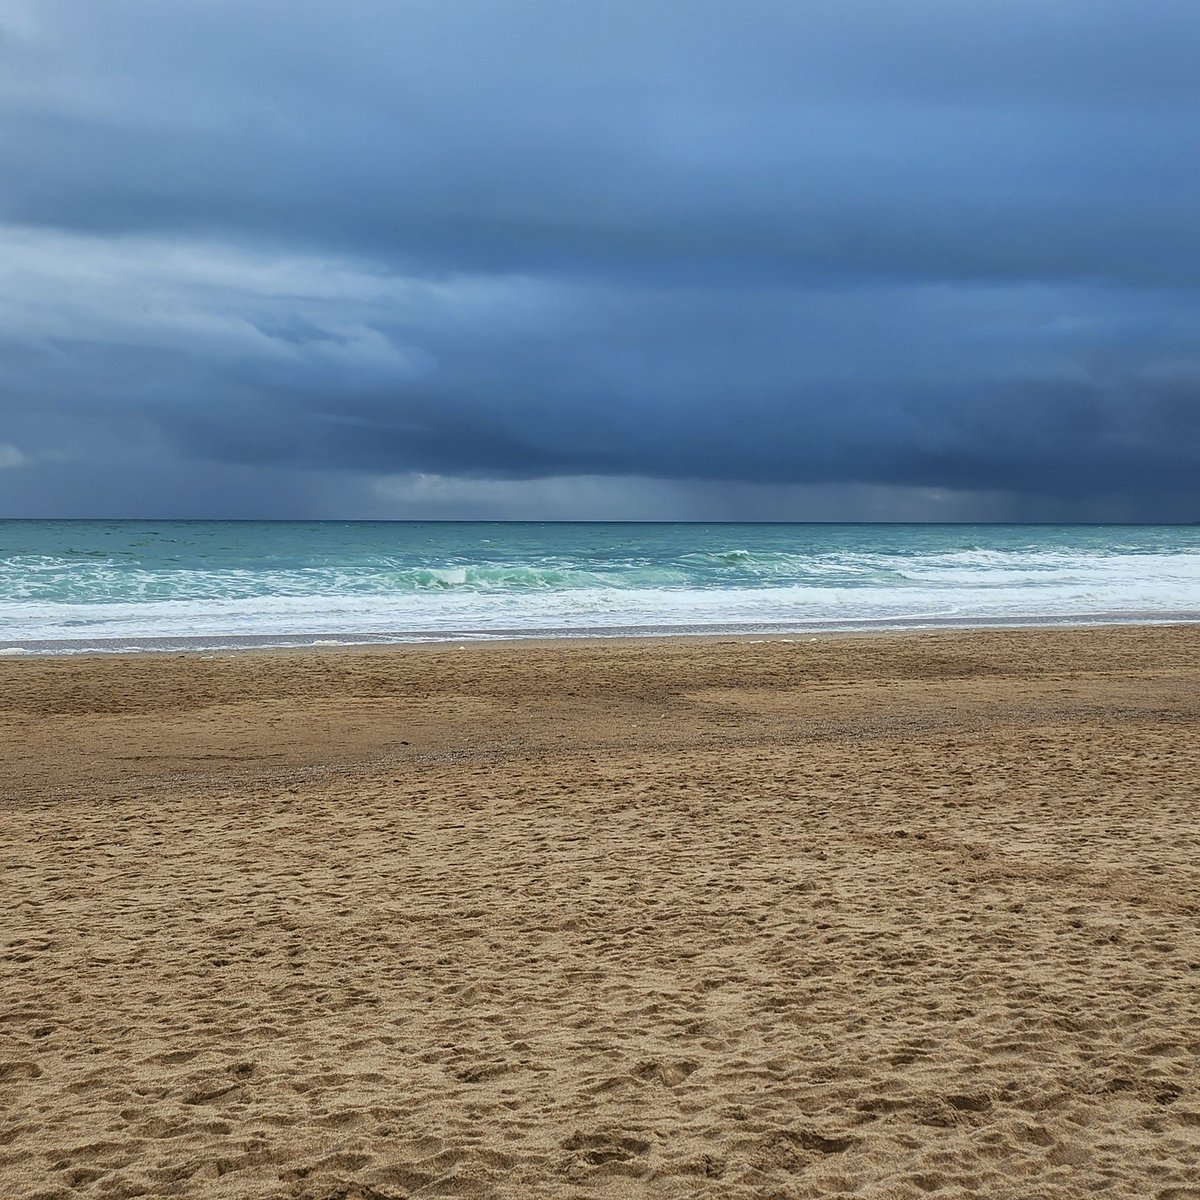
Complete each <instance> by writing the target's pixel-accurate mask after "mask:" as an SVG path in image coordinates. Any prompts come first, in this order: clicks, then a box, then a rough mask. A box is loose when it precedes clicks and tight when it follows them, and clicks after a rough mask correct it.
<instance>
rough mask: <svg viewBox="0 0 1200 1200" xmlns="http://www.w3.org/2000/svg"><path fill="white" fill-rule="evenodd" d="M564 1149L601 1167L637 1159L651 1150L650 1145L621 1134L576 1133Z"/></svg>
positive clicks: (567, 1141) (564, 1145) (564, 1144)
mask: <svg viewBox="0 0 1200 1200" xmlns="http://www.w3.org/2000/svg"><path fill="white" fill-rule="evenodd" d="M563 1149H564V1150H572V1151H577V1152H579V1153H580V1154H581V1156H582V1157H583V1159H584V1161H585V1162H588V1163H591V1164H592V1166H600V1165H602V1164H603V1163H609V1162H628V1161H629V1160H630V1159H631V1158H637V1157H639V1156H640V1155H643V1154H645V1153H646V1151H648V1150H649V1149H650V1143H649V1142H647V1141H643V1140H642V1139H641V1138H635V1137H628V1136H624V1135H620V1134H608V1133H574V1134H572V1135H571V1136H570V1137H569V1138H567V1140H566V1141H565V1142H563Z"/></svg>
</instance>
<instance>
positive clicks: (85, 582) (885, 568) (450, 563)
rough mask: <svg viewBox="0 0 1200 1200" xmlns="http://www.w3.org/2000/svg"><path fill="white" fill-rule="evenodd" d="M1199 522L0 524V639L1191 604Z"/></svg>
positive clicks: (1174, 613) (896, 622) (418, 636)
mask: <svg viewBox="0 0 1200 1200" xmlns="http://www.w3.org/2000/svg"><path fill="white" fill-rule="evenodd" d="M1198 617H1200V527H1196V526H1016V525H1012V526H1005V525H721V524H715V525H690V524H670V525H667V524H663V525H649V524H648V525H641V524H553V523H544V524H543V523H525V522H521V523H474V522H471V523H450V522H437V523H434V522H429V523H423V522H395V523H392V522H252V521H245V522H241V521H194V522H193V521H180V522H171V521H0V650H3V651H4V652H6V653H10V654H11V653H23V652H38V651H64V650H66V651H77V650H88V649H109V650H116V649H131V648H132V649H139V648H144V649H154V648H164V647H166V648H173V647H176V646H199V645H206V646H225V645H242V644H250V645H304V644H314V643H320V642H325V643H330V642H332V643H355V642H368V641H425V640H439V639H450V638H453V639H463V638H470V637H476V638H478V637H511V636H534V635H540V636H545V635H551V636H578V635H584V634H617V633H651V632H720V631H741V632H752V631H783V630H791V631H809V630H823V629H870V628H904V627H911V626H923V627H934V626H939V625H987V624H997V623H1000V624H1046V623H1051V624H1053V623H1089V622H1097V621H1156V620H1181V619H1186V620H1194V619H1197V618H1198Z"/></svg>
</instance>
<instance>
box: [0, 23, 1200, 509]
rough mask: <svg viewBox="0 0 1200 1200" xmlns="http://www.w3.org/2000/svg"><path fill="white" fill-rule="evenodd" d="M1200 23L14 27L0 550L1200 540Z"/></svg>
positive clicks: (4, 214) (6, 69) (0, 344)
mask: <svg viewBox="0 0 1200 1200" xmlns="http://www.w3.org/2000/svg"><path fill="white" fill-rule="evenodd" d="M1198 48H1200V10H1197V9H1196V8H1195V6H1194V5H1190V4H1187V5H1185V4H1183V3H1169V2H1168V3H1163V4H1158V5H1155V6H1153V7H1152V8H1149V9H1147V8H1146V7H1145V6H1144V5H1137V4H1133V3H1124V2H1122V3H1116V2H1113V0H1108V2H1105V0H1099V2H1095V0H1093V2H1091V3H1086V4H1085V3H1072V2H1070V0H1068V2H1066V3H1062V4H1057V5H1053V6H1046V5H1042V4H1034V3H1027V2H1025V0H1014V2H1013V3H1008V4H1005V5H994V6H979V5H960V4H952V3H950V2H949V0H939V2H933V0H916V2H912V3H905V4H902V5H896V4H884V3H882V2H881V0H879V2H867V0H858V2H849V3H847V2H841V3H838V4H832V3H830V4H812V5H796V4H793V3H782V2H780V3H774V2H766V0H752V2H750V3H742V4H739V5H737V6H734V5H732V4H728V3H714V2H711V0H688V2H687V3H683V2H678V3H677V2H675V0H664V2H663V3H658V4H654V5H645V4H641V3H638V4H634V3H627V2H625V0H613V2H612V3H608V4H604V5H591V4H587V5H585V4H576V3H562V2H561V0H555V2H551V0H536V2H533V0H514V2H513V3H509V4H504V5H496V4H492V3H486V2H483V0H450V2H446V0H438V2H436V3H434V2H432V0H429V2H424V0H421V2H409V3H404V4H396V3H393V2H388V3H382V2H380V3H376V2H373V0H361V2H358V3H354V4H351V5H344V6H340V7H336V8H331V7H330V6H329V5H327V4H324V3H316V2H315V0H300V2H298V3H297V2H293V3H289V4H287V5H283V4H282V3H275V2H274V0H264V2H262V3H258V4H255V5H241V4H233V3H229V2H226V0H172V2H171V3H161V2H160V0H114V3H112V4H107V5H104V6H102V8H100V7H97V6H94V5H85V4H83V3H76V2H67V0H39V2H38V3H37V4H36V5H35V4H27V5H24V6H22V5H21V4H14V3H10V4H9V5H8V6H6V8H5V10H4V11H3V13H2V14H0V155H2V156H3V161H4V163H5V167H6V169H5V171H4V173H3V182H2V183H0V446H2V447H3V455H2V457H0V512H6V513H8V514H10V515H76V516H86V515H196V516H199V515H214V516H235V515H246V516H339V517H343V516H426V515H428V516H442V515H445V516H479V517H488V516H500V517H503V516H542V517H548V518H549V517H555V516H570V517H586V516H590V515H595V516H598V517H602V516H620V517H639V516H644V517H663V516H666V517H686V516H689V515H695V516H698V517H702V518H704V519H718V518H723V519H732V518H737V517H749V518H758V519H762V518H764V517H781V518H788V517H791V518H806V517H814V518H819V519H828V518H836V517H844V518H848V519H859V518H862V519H870V518H877V517H880V516H897V517H902V518H919V517H932V518H943V517H944V518H950V519H953V518H958V517H963V518H972V519H977V518H983V519H987V518H992V519H1073V518H1078V519H1129V520H1139V519H1142V520H1154V519H1167V520H1172V519H1187V520H1195V519H1200V485H1198V484H1197V480H1198V479H1200V153H1198V151H1200V144H1198V143H1200V74H1198V73H1197V72H1196V71H1195V70H1194V62H1195V54H1196V51H1197V49H1198Z"/></svg>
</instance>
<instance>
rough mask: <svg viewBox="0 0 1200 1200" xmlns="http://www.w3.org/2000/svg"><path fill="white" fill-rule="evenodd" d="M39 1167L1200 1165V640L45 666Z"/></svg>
mask: <svg viewBox="0 0 1200 1200" xmlns="http://www.w3.org/2000/svg"><path fill="white" fill-rule="evenodd" d="M0 771H2V787H3V806H2V808H0V872H2V876H0V877H2V878H3V887H4V901H5V902H4V905H3V909H2V910H0V922H2V925H3V929H2V937H3V947H2V949H0V1013H2V1015H3V1023H2V1025H0V1034H2V1039H3V1040H2V1042H0V1195H3V1196H5V1197H8V1196H13V1197H35V1196H36V1197H68V1196H70V1197H75V1196H88V1197H103V1198H115V1197H126V1196H134V1195H150V1196H204V1197H210V1196H211V1197H231V1198H232V1197H256V1198H257V1197H307V1198H310V1200H334V1198H335V1197H336V1198H342V1200H354V1198H362V1200H378V1198H380V1197H426V1196H451V1197H453V1196H464V1197H484V1196H497V1197H506V1198H513V1200H517V1198H524V1197H568V1198H579V1200H582V1198H584V1197H592V1198H602V1197H622V1196H628V1197H633V1196H636V1197H681V1198H682V1197H756V1198H757V1197H762V1198H764V1200H765V1198H768V1197H770V1198H780V1200H782V1198H784V1197H817V1196H822V1197H828V1196H855V1197H870V1198H876V1197H889V1198H892V1197H895V1198H907V1197H911V1198H914V1200H915V1198H917V1197H925V1196H930V1195H932V1196H936V1197H939V1198H941V1197H945V1198H949V1197H968V1196H972V1197H973V1196H987V1197H1012V1198H1013V1200H1016V1198H1018V1197H1020V1198H1022V1200H1028V1198H1031V1197H1039V1198H1043V1200H1056V1198H1059V1197H1083V1196H1093V1195H1096V1194H1100V1195H1107V1196H1112V1197H1156V1198H1158V1200H1184V1198H1186V1197H1197V1196H1200V987H1198V986H1197V985H1198V984H1200V923H1198V917H1200V627H1195V626H1191V627H1187V626H1184V627H1173V628H1139V629H1129V628H1127V629H1108V630H1076V631H1067V630H1041V631H1024V632H1008V631H996V630H992V631H986V632H972V633H966V632H947V633H938V634H908V635H904V636H902V637H840V638H825V639H820V640H810V639H808V638H805V637H798V638H793V639H778V638H772V639H768V640H761V641H760V640H755V639H749V640H697V641H687V640H675V641H656V642H639V643H631V642H621V643H575V644H562V643H560V644H530V645H520V644H515V645H495V646H477V647H470V648H467V649H463V650H459V649H457V648H455V647H449V648H439V649H431V648H412V649H372V650H365V651H329V652H324V651H307V652H303V653H291V652H279V653H243V654H230V655H219V656H214V657H201V656H195V655H190V656H162V657H158V656H142V657H136V658H132V657H117V658H79V659H44V660H36V661H34V660H30V661H2V662H0Z"/></svg>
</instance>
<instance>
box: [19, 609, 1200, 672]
mask: <svg viewBox="0 0 1200 1200" xmlns="http://www.w3.org/2000/svg"><path fill="white" fill-rule="evenodd" d="M1196 624H1200V610H1198V611H1195V612H1192V611H1186V612H1169V613H1139V614H1136V615H1133V616H1129V617H1124V616H1121V615H1120V614H1113V613H1098V614H1094V615H1086V616H1071V617H1062V618H1050V617H1041V618H1030V619H1027V620H1023V619H1012V618H1007V617H997V618H995V619H994V620H986V619H981V618H974V617H964V618H962V619H961V620H941V621H936V622H931V621H925V620H922V619H920V618H913V619H912V620H909V621H879V622H873V623H863V622H856V623H847V624H844V625H842V624H831V623H825V624H824V625H820V626H813V625H794V624H790V623H789V624H782V623H781V624H778V625H755V626H750V625H741V624H739V625H729V626H726V627H718V628H713V627H703V628H700V627H688V626H668V627H664V626H635V627H621V626H612V627H598V628H588V629H580V630H574V629H553V630H547V629H533V630H530V631H528V632H523V631H521V630H515V629H505V630H497V631H489V630H482V629H466V630H460V631H457V632H441V631H433V632H411V633H408V632H396V633H384V634H368V633H361V634H336V633H325V632H321V633H311V634H307V633H302V634H279V635H270V634H265V635H259V634H245V635H228V636H224V635H214V636H212V637H209V636H207V635H203V634H197V635H183V636H179V637H167V636H164V637H145V638H118V637H113V638H95V639H85V638H81V639H77V640H76V639H65V638H64V639H55V640H54V641H29V642H24V641H20V640H7V641H6V640H3V639H0V661H3V660H12V661H17V660H22V659H26V658H77V657H101V656H103V657H114V656H130V657H135V656H140V655H145V654H152V655H159V654H167V655H179V654H244V653H273V652H298V651H305V650H313V651H338V650H368V649H378V650H386V649H395V648H405V647H407V648H421V647H429V648H437V647H443V648H445V647H447V646H450V645H455V644H457V643H460V642H461V643H463V644H464V645H468V646H493V645H498V646H508V645H530V644H533V645H558V644H564V645H571V644H577V643H590V642H598V643H603V644H613V643H623V642H630V643H635V644H645V643H648V642H658V641H674V640H684V641H703V640H711V639H719V640H746V639H750V638H766V639H769V640H778V639H781V638H789V637H794V638H800V637H803V638H825V637H892V636H904V635H906V634H914V635H916V634H938V633H943V632H946V633H969V632H973V631H977V632H988V631H993V630H996V631H1004V630H1038V629H1048V630H1053V629H1063V630H1073V629H1098V630H1103V629H1129V628H1135V629H1138V628H1162V627H1173V626H1187V625H1196ZM100 643H114V644H113V645H111V646H109V645H105V644H100Z"/></svg>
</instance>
